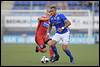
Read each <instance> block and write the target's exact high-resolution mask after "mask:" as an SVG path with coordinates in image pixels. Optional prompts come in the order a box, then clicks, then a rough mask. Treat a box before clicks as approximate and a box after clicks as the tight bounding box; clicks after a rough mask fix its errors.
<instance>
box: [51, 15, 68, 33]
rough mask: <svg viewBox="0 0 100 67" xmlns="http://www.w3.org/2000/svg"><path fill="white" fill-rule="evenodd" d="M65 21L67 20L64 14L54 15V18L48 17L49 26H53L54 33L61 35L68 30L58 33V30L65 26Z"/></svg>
mask: <svg viewBox="0 0 100 67" xmlns="http://www.w3.org/2000/svg"><path fill="white" fill-rule="evenodd" d="M65 20H67V18H66V17H65V16H64V14H56V16H51V17H50V25H52V26H55V28H56V33H59V34H63V33H65V32H67V31H68V28H64V29H63V30H62V32H59V31H58V28H61V27H64V26H65V22H64V21H65Z"/></svg>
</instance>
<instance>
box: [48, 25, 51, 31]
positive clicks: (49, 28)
mask: <svg viewBox="0 0 100 67" xmlns="http://www.w3.org/2000/svg"><path fill="white" fill-rule="evenodd" d="M51 29H52V25H51V24H50V25H49V27H48V33H50V32H51Z"/></svg>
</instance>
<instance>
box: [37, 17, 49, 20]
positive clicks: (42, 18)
mask: <svg viewBox="0 0 100 67" xmlns="http://www.w3.org/2000/svg"><path fill="white" fill-rule="evenodd" d="M38 20H39V21H48V20H49V17H46V18H44V17H39V18H38Z"/></svg>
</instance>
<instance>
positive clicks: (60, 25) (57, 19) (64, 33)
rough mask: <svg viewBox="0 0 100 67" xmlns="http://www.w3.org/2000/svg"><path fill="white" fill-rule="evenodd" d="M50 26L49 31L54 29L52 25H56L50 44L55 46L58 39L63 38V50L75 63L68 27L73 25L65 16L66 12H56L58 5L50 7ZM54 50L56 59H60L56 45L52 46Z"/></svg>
mask: <svg viewBox="0 0 100 67" xmlns="http://www.w3.org/2000/svg"><path fill="white" fill-rule="evenodd" d="M50 14H51V17H50V26H49V32H48V33H50V31H51V29H52V26H55V28H56V33H55V35H54V36H53V38H52V40H51V41H49V45H51V46H53V45H55V44H56V43H57V42H58V41H60V40H62V49H63V51H64V52H65V53H66V54H67V55H68V56H69V58H70V62H71V63H72V64H73V63H74V57H73V55H72V53H71V51H70V49H69V47H68V44H69V35H70V29H69V28H68V27H69V26H70V25H71V22H70V21H69V20H68V19H67V18H66V17H65V16H64V14H57V13H56V6H51V7H50ZM52 48H53V51H54V53H55V57H54V61H56V59H58V58H59V57H57V56H58V54H57V50H56V49H55V48H56V46H54V47H52Z"/></svg>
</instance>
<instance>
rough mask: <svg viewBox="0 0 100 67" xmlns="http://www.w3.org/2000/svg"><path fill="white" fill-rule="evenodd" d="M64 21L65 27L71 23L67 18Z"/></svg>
mask: <svg viewBox="0 0 100 67" xmlns="http://www.w3.org/2000/svg"><path fill="white" fill-rule="evenodd" d="M64 22H65V26H64V28H67V27H68V26H70V25H71V22H70V21H69V20H65V21H64Z"/></svg>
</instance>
